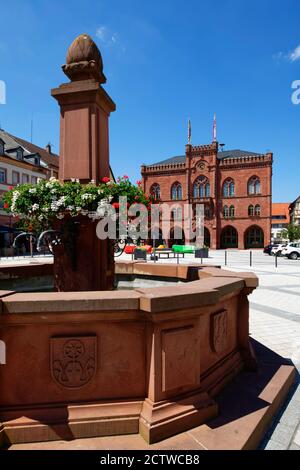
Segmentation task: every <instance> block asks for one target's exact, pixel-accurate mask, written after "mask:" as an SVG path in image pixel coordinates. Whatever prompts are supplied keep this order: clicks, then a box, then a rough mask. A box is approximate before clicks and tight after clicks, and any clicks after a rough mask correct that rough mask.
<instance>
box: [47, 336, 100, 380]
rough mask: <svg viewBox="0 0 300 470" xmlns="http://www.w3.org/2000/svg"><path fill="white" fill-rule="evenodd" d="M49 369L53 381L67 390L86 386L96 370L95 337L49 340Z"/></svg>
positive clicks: (55, 338)
mask: <svg viewBox="0 0 300 470" xmlns="http://www.w3.org/2000/svg"><path fill="white" fill-rule="evenodd" d="M50 341H51V343H50V345H51V358H50V367H51V374H52V377H53V379H54V380H55V381H56V382H57V383H59V384H60V385H63V386H64V387H67V388H76V387H82V386H83V385H86V384H87V383H88V382H90V381H91V380H92V378H93V377H94V375H95V372H96V368H97V353H96V350H97V339H96V336H78V337H53V338H51V340H50Z"/></svg>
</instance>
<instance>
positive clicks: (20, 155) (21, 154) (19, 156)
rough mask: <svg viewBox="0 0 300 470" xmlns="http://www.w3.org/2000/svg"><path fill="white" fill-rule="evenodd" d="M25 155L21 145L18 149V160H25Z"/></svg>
mask: <svg viewBox="0 0 300 470" xmlns="http://www.w3.org/2000/svg"><path fill="white" fill-rule="evenodd" d="M23 156H24V150H23V149H22V148H21V147H19V148H18V149H17V159H18V160H23Z"/></svg>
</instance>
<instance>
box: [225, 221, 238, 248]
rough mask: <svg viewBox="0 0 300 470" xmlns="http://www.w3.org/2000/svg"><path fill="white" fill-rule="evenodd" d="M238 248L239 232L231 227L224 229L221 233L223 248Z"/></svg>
mask: <svg viewBox="0 0 300 470" xmlns="http://www.w3.org/2000/svg"><path fill="white" fill-rule="evenodd" d="M237 247H238V233H237V230H236V229H235V228H234V227H232V226H231V225H228V226H227V227H224V228H223V230H222V232H221V248H237Z"/></svg>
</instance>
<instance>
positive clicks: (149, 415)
mask: <svg viewBox="0 0 300 470" xmlns="http://www.w3.org/2000/svg"><path fill="white" fill-rule="evenodd" d="M217 414H218V405H217V404H216V402H215V401H214V400H212V399H211V398H210V397H209V395H208V394H207V393H205V392H201V391H199V390H198V391H197V392H195V393H193V394H187V395H184V396H182V397H176V399H175V400H174V401H169V400H165V401H161V402H157V403H154V402H152V401H151V400H149V399H146V400H145V401H144V404H143V408H142V413H141V417H140V423H139V432H140V434H141V435H142V436H143V438H144V439H145V440H146V441H147V442H148V443H149V444H152V443H153V442H157V441H160V440H161V439H166V438H167V437H170V436H173V435H174V434H177V433H181V432H183V431H186V430H187V429H191V428H193V427H195V426H199V425H200V424H202V423H204V422H205V421H207V420H209V419H211V418H214V417H215V416H217Z"/></svg>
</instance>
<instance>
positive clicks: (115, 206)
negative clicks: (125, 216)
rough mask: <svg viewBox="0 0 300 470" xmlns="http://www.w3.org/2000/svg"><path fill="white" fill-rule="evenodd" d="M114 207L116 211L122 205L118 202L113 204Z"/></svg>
mask: <svg viewBox="0 0 300 470" xmlns="http://www.w3.org/2000/svg"><path fill="white" fill-rule="evenodd" d="M112 206H113V207H114V208H115V209H119V207H120V204H119V203H118V202H113V203H112Z"/></svg>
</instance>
